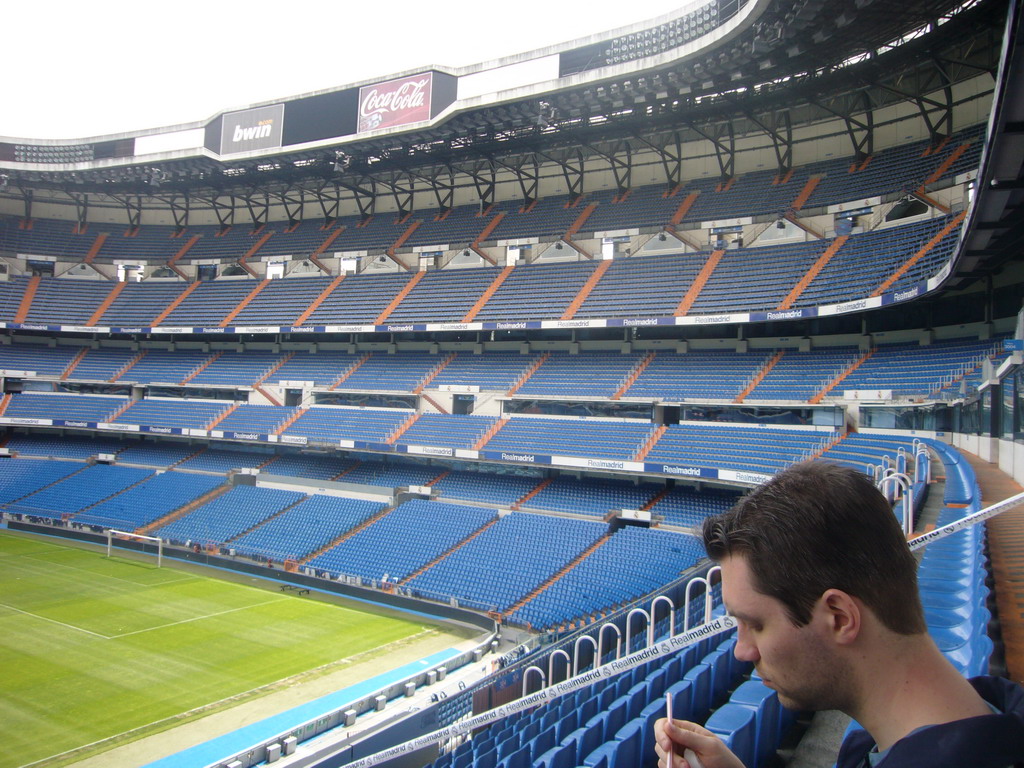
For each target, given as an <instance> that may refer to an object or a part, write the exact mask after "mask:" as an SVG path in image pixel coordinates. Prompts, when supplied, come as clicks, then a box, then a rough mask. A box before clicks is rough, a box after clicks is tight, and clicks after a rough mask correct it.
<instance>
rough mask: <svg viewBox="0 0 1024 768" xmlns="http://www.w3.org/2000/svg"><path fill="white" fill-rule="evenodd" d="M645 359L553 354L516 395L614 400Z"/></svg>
mask: <svg viewBox="0 0 1024 768" xmlns="http://www.w3.org/2000/svg"><path fill="white" fill-rule="evenodd" d="M644 357H645V355H644V354H643V353H640V352H633V353H630V354H625V355H623V354H614V353H609V352H581V353H580V354H576V355H573V354H569V353H567V352H552V353H551V354H550V356H549V357H548V358H547V359H546V360H545V361H544V363H543V364H542V365H541V366H540V367H539V368H538V369H537V370H536V371H535V372H534V373H533V375H532V376H530V378H529V379H527V380H526V381H525V382H524V383H523V385H522V386H521V387H520V388H519V390H518V391H517V394H519V395H523V396H526V395H554V396H559V397H591V396H593V397H611V396H612V395H614V394H615V393H616V392H617V391H618V390H619V389H620V388H621V387H623V386H624V385H625V384H626V381H627V379H628V377H629V374H630V373H632V372H633V371H634V370H635V369H636V368H637V366H639V365H640V362H641V361H642V360H643V359H644Z"/></svg>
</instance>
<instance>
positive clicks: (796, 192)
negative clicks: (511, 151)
mask: <svg viewBox="0 0 1024 768" xmlns="http://www.w3.org/2000/svg"><path fill="white" fill-rule="evenodd" d="M984 130H985V126H984V125H983V124H979V125H976V126H971V127H969V128H966V129H964V130H961V131H959V132H957V133H956V134H954V135H953V137H952V138H951V139H950V141H948V142H947V143H945V145H944V146H942V147H941V148H940V149H939V150H938V151H937V152H926V149H928V148H929V146H928V142H927V141H915V142H911V143H908V144H904V145H901V146H897V147H891V148H888V149H885V150H882V151H880V152H877V153H875V155H873V156H872V157H871V158H870V160H869V161H868V162H867V163H865V164H862V167H861V168H859V169H857V170H855V171H853V172H851V169H852V168H853V163H852V158H850V157H845V158H836V159H829V160H824V161H820V162H816V163H811V164H808V165H804V166H801V167H798V168H795V169H794V170H793V173H792V175H791V176H790V177H789V178H788V179H786V180H785V182H784V183H777V182H778V181H779V180H778V178H777V172H776V171H775V170H760V171H753V172H750V173H747V174H743V175H741V176H739V177H737V178H735V179H733V180H732V181H731V183H726V184H723V183H722V182H721V181H720V180H719V179H717V178H702V179H691V180H686V181H684V182H683V184H682V185H681V186H680V188H679V189H678V190H675V194H672V195H665V194H664V188H663V187H661V186H657V185H652V186H648V187H639V188H636V189H633V190H630V193H629V194H628V195H627V196H626V197H625V199H624V200H622V199H619V200H618V202H614V200H616V199H617V198H618V196H617V195H615V193H613V192H610V191H597V192H593V193H588V194H587V195H585V196H584V197H583V199H581V200H578V201H575V204H574V205H572V206H571V207H568V206H569V204H570V202H571V201H570V200H569V198H567V197H564V196H561V197H552V198H545V199H544V200H540V201H538V202H537V204H536V205H535V206H533V207H532V209H530V210H528V211H523V209H522V208H523V206H522V202H521V201H518V200H505V201H501V202H499V203H497V204H496V205H494V206H492V208H491V209H490V210H489V211H487V212H486V213H483V214H481V212H480V210H479V206H477V205H467V206H460V207H458V208H455V209H453V210H451V211H450V212H449V213H448V214H447V215H446V216H444V217H443V219H441V220H436V219H438V215H437V212H436V211H415V212H413V214H412V215H411V216H410V217H409V218H408V220H404V221H402V222H398V221H397V220H396V219H395V217H393V216H377V217H371V219H370V220H368V221H360V219H359V217H358V216H345V217H341V218H340V219H338V220H337V221H336V222H335V223H334V224H333V225H332V227H331V230H330V231H327V230H323V229H321V228H320V225H319V224H318V223H316V222H304V223H301V224H299V225H298V226H296V227H295V228H294V229H292V228H291V227H290V226H289V224H288V223H287V222H271V223H269V224H267V225H264V226H261V227H258V228H256V229H253V228H252V227H249V226H234V227H228V228H226V229H223V230H222V228H221V227H219V226H216V225H213V226H191V227H188V228H187V229H185V230H184V231H180V232H179V231H178V230H177V228H176V227H173V226H157V225H152V224H146V225H143V226H142V227H140V228H138V230H137V231H135V232H129V231H128V227H127V226H126V225H123V224H122V225H118V224H98V223H95V224H89V225H88V226H87V227H86V228H85V230H84V232H82V233H80V234H79V233H76V229H77V228H76V226H75V225H74V224H73V223H72V222H66V221H48V220H45V219H37V220H33V222H32V224H33V226H32V227H31V228H30V229H23V228H21V227H20V226H19V224H20V221H21V220H20V219H17V218H14V217H2V218H0V250H2V251H6V252H9V253H21V254H39V255H46V256H56V257H59V258H62V259H65V260H69V261H83V260H85V258H86V256H87V255H88V253H89V251H90V249H91V248H93V247H94V246H95V245H96V243H97V240H98V238H99V237H100V236H103V237H104V238H105V239H104V240H103V241H102V242H101V243H100V247H99V250H98V252H97V253H96V256H95V261H96V263H108V264H109V263H111V262H113V261H114V260H121V261H124V260H125V259H135V260H138V261H140V262H145V261H155V262H159V261H169V260H170V259H171V258H172V257H173V256H174V255H175V254H177V253H178V252H179V251H181V250H182V249H183V248H186V252H185V254H184V256H183V257H182V261H183V262H186V263H187V262H188V261H190V260H192V259H210V258H222V259H232V260H233V259H239V258H241V257H242V256H243V255H244V254H246V253H247V252H249V251H250V249H252V248H254V247H255V246H259V249H258V251H256V252H255V258H262V257H264V256H283V257H288V256H290V257H295V258H306V257H307V256H308V255H310V254H311V253H313V252H314V251H316V250H317V248H318V247H320V246H321V245H323V243H324V242H325V240H326V239H327V237H328V236H330V235H331V234H332V233H333V232H335V231H337V232H339V233H340V235H338V236H336V239H334V240H333V242H332V243H331V250H332V251H359V250H367V249H376V250H378V252H380V251H384V250H385V249H387V248H388V247H390V246H393V245H394V244H395V242H396V241H397V240H398V239H399V238H400V237H401V236H402V235H403V233H406V232H407V231H408V230H410V229H411V230H412V231H411V234H410V236H409V238H408V240H407V241H406V245H407V246H409V247H415V246H429V245H437V246H448V247H450V248H461V247H465V246H468V245H469V244H470V243H472V242H474V241H475V240H476V239H477V238H478V237H479V236H480V235H481V234H482V232H483V230H484V228H485V227H486V226H487V225H488V224H490V223H491V221H492V220H494V219H495V218H496V217H497V216H498V215H499V214H500V215H501V216H502V218H501V219H500V220H499V223H498V225H497V226H496V228H495V229H494V230H493V231H492V232H491V234H490V235H489V236H488V240H487V242H489V241H492V240H497V239H511V238H526V237H542V238H545V237H546V238H551V237H561V236H563V235H565V234H566V233H567V232H568V231H569V229H570V228H571V227H572V226H573V224H574V222H576V221H577V219H578V218H579V217H580V216H581V214H585V212H586V210H587V208H588V206H591V205H596V207H595V208H594V209H593V211H592V212H591V213H590V214H589V216H586V217H585V220H584V221H583V222H582V231H583V232H587V233H590V232H595V231H608V230H622V229H627V228H632V227H656V228H661V227H664V226H666V225H668V224H669V223H670V222H671V221H672V218H673V215H674V214H675V213H676V211H677V210H678V209H679V207H680V205H681V204H682V203H683V201H684V200H687V199H688V197H689V196H690V195H691V194H692V195H694V196H695V199H694V201H693V203H692V205H690V207H689V210H688V211H687V212H686V215H685V216H684V217H683V219H682V224H683V225H684V226H685V225H688V224H697V223H700V222H704V221H709V220H715V219H727V218H734V217H737V216H759V215H760V216H776V215H780V214H781V213H783V212H785V211H787V210H789V209H790V208H791V207H792V206H793V205H794V203H795V201H796V199H797V198H798V197H799V196H800V194H801V191H802V190H803V189H804V186H805V184H806V183H807V181H808V180H810V179H815V180H816V186H815V187H814V189H813V191H812V192H811V194H810V196H809V198H808V199H807V200H806V202H804V204H803V206H802V210H810V209H819V208H823V207H825V206H827V205H831V204H834V203H842V202H850V201H855V200H862V199H865V198H869V197H874V196H879V195H888V194H899V193H904V192H906V191H907V190H909V189H915V188H917V187H920V186H921V185H922V184H923V183H924V181H925V180H926V179H928V178H929V177H930V176H931V175H933V174H934V173H935V172H936V171H937V170H939V169H941V168H942V166H943V165H944V164H945V163H946V161H947V159H948V158H950V157H951V156H953V155H954V153H956V152H958V151H959V148H960V146H961V145H962V144H968V146H967V150H966V151H965V152H963V153H962V154H961V155H960V156H959V157H958V158H956V160H955V161H954V162H953V163H951V164H950V165H948V167H946V168H945V170H944V171H943V172H942V174H941V177H940V178H939V179H938V180H937V181H935V182H933V185H938V186H942V185H945V184H948V183H949V182H950V180H952V179H953V178H955V177H956V176H957V175H958V174H961V173H963V172H965V171H967V170H969V169H971V168H976V167H977V165H978V162H979V160H980V155H981V147H982V146H983V143H984V142H983V140H982V139H983V133H984ZM129 234H130V235H131V236H127V235H129ZM193 238H194V239H195V241H194V243H191V241H192V239H193ZM190 243H191V244H190ZM108 269H109V268H108ZM179 290H180V289H179ZM277 290H280V289H278V288H275V290H274V292H275V293H276V292H277ZM118 303H121V302H120V301H119V302H118ZM123 306H127V305H123ZM83 311H84V310H83ZM251 316H252V317H259V314H258V313H253V314H252V315H251ZM111 317H112V318H113V317H116V315H112V316H111ZM104 322H105V323H109V322H113V320H112V319H108V318H105V319H104ZM117 322H123V321H117ZM140 322H141V321H139V320H133V321H130V322H126V323H125V324H128V325H137V324H140ZM259 324H262V322H261V323H259Z"/></svg>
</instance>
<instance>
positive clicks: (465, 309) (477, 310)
mask: <svg viewBox="0 0 1024 768" xmlns="http://www.w3.org/2000/svg"><path fill="white" fill-rule="evenodd" d="M947 226H948V227H951V229H950V231H949V232H948V233H946V234H945V235H944V236H943V237H942V238H941V240H940V241H938V242H937V244H932V245H933V247H931V248H930V249H928V248H927V247H926V246H927V245H929V244H931V241H932V239H933V237H935V236H936V235H938V234H941V233H943V232H945V229H946V228H947ZM959 226H960V225H957V226H956V227H953V226H952V217H951V216H937V217H935V218H931V219H926V220H923V221H916V222H910V223H902V224H895V225H884V226H882V227H880V228H879V229H876V230H874V231H871V232H866V233H860V234H854V235H851V236H850V237H849V238H848V239H847V240H846V241H845V242H842V243H841V247H838V246H837V247H838V250H834V255H833V256H832V258H831V260H829V261H828V263H827V264H825V265H824V268H823V269H821V272H820V273H819V274H818V276H817V277H816V278H815V279H813V280H812V281H811V282H810V284H809V285H808V286H807V287H806V289H805V290H803V291H802V293H800V294H799V295H798V296H796V298H795V306H798V307H800V306H814V305H820V304H829V303H836V302H840V301H846V300H849V299H855V298H866V297H868V296H869V295H871V294H872V293H873V292H874V291H876V290H878V289H880V288H882V287H886V288H887V289H889V288H893V289H899V288H901V287H904V286H907V285H909V284H912V283H914V282H916V281H919V280H923V279H925V278H927V277H930V276H931V275H933V274H934V273H936V272H938V271H939V269H940V268H941V266H942V264H943V263H945V262H946V261H947V260H948V258H949V256H950V255H951V253H952V249H953V248H954V246H955V245H956V242H957V233H958V232H959ZM807 237H809V236H807ZM834 242H835V241H833V240H831V239H825V240H817V239H813V238H811V239H808V240H806V241H804V240H800V241H796V242H793V241H789V242H784V243H775V244H764V241H763V240H761V241H758V242H756V243H755V244H754V245H752V246H750V247H745V248H729V249H727V250H725V251H723V252H720V253H719V252H716V254H715V258H716V259H718V262H717V266H715V268H714V269H713V270H712V271H711V272H710V274H709V275H708V278H707V281H706V283H705V284H704V285H703V287H702V288H701V289H700V290H699V292H697V293H696V294H695V295H694V296H693V297H692V300H691V299H687V302H684V301H683V299H684V297H686V296H687V293H688V289H689V288H690V285H691V284H692V283H693V282H694V281H695V279H696V277H697V274H698V273H699V272H700V271H701V270H702V269H703V268H704V266H705V264H706V263H707V262H708V261H709V259H711V252H710V251H704V252H699V253H674V254H660V255H647V256H633V257H621V256H620V257H618V258H616V259H614V260H613V261H612V262H610V263H609V262H597V261H593V260H584V259H583V257H580V259H581V260H579V261H575V262H559V263H543V262H538V263H533V264H524V265H519V266H516V267H515V268H514V269H512V270H511V271H510V272H509V273H508V275H507V277H505V279H504V281H503V282H501V284H500V286H499V287H498V288H497V290H495V291H494V293H493V295H491V296H490V298H489V299H488V300H487V301H486V302H485V303H483V304H482V305H481V304H479V301H480V299H481V298H482V297H483V296H484V295H485V292H486V291H488V290H489V286H491V284H492V283H493V282H494V281H495V279H496V277H497V276H498V274H499V270H497V269H492V268H485V269H449V270H439V271H430V272H420V273H416V274H415V275H414V274H411V273H408V272H402V273H395V272H379V271H376V270H370V271H367V272H363V273H361V274H354V275H348V276H346V277H345V278H344V279H343V280H342V281H341V282H340V283H338V284H337V285H336V286H334V288H333V289H332V290H330V291H327V289H328V288H329V287H330V286H331V285H332V280H331V278H329V277H303V278H290V279H285V280H271V281H267V282H265V283H263V282H257V281H256V280H253V279H249V278H243V279H234V278H231V279H223V280H220V279H219V280H215V281H209V282H206V281H203V282H200V283H194V284H191V285H190V286H189V290H190V292H189V294H188V295H187V296H185V297H184V299H183V300H182V301H181V302H180V303H178V304H177V305H176V306H173V310H171V311H169V313H168V311H167V310H170V308H171V307H172V305H173V302H174V301H177V297H178V296H179V294H181V293H182V292H183V291H184V290H185V288H184V286H181V285H179V286H178V287H177V289H176V291H177V292H176V293H175V291H174V290H171V289H169V288H168V285H167V284H166V283H163V282H159V281H150V282H146V283H141V284H140V283H132V284H125V287H124V289H123V290H122V292H121V294H119V295H118V296H117V297H116V299H115V300H114V301H113V303H112V304H111V305H110V307H109V308H107V309H106V311H105V312H104V313H103V314H102V316H101V317H100V319H99V321H98V323H110V324H115V323H124V324H140V325H151V324H152V323H154V322H155V321H156V320H157V319H160V325H161V326H162V327H179V326H181V327H186V328H191V327H201V328H202V327H211V328H217V327H219V326H224V325H228V324H230V325H232V326H234V325H239V326H247V325H252V324H258V325H259V326H271V327H277V326H286V327H287V326H291V325H292V324H294V323H295V322H297V321H298V320H299V318H300V317H301V316H304V315H305V314H306V309H307V308H309V307H311V306H312V304H313V302H314V300H315V299H318V298H319V297H320V296H321V294H325V298H324V300H323V301H322V303H320V304H319V306H317V307H316V309H315V310H314V311H313V312H312V313H310V314H309V316H308V317H307V318H305V319H304V325H306V326H316V325H325V324H326V325H333V324H356V325H369V324H375V323H379V324H382V323H389V324H390V323H408V322H412V321H417V322H431V321H434V322H451V321H461V320H463V319H464V318H465V317H466V316H467V314H468V313H470V310H473V319H474V320H477V321H528V320H551V319H560V318H563V316H564V317H565V318H566V319H568V318H570V317H579V318H587V317H635V318H641V317H670V316H673V315H676V314H691V315H693V314H696V315H700V314H719V313H727V312H743V311H755V310H774V309H777V308H778V307H779V305H780V304H782V303H783V301H784V300H786V299H787V297H788V296H789V294H790V293H791V291H792V290H793V289H794V287H795V286H797V285H798V283H799V282H800V280H801V279H802V278H803V277H804V275H805V274H807V272H808V270H810V269H811V267H812V266H813V265H814V264H815V262H816V261H817V260H818V258H819V256H821V255H822V254H823V253H824V252H825V251H826V249H829V248H830V246H832V244H833V243H834ZM919 252H920V253H919ZM915 255H917V258H916V260H915V263H914V264H913V265H912V266H911V267H910V268H909V269H907V270H906V271H905V272H904V273H902V274H901V275H900V277H899V279H898V280H896V281H895V282H892V285H891V286H890V285H889V283H890V282H891V278H893V277H894V276H895V275H896V273H897V270H900V269H902V268H903V267H904V265H905V264H906V263H907V262H908V260H909V259H910V258H911V257H912V256H915ZM598 264H600V265H601V268H604V267H607V272H606V273H605V274H604V275H601V276H599V275H597V274H595V270H597V269H598V268H599V267H598ZM591 276H594V278H595V280H596V282H594V283H593V284H591V285H588V278H590V277H591ZM598 277H599V278H600V279H597V278H598ZM411 280H417V281H418V283H417V284H416V285H415V286H413V287H412V288H411V290H410V291H409V293H408V294H407V295H405V296H404V297H403V298H401V300H400V301H398V302H397V303H395V301H396V300H397V299H398V298H399V294H400V292H401V291H402V290H403V289H404V288H405V287H406V286H407V285H409V283H410V281H411ZM27 284H28V281H27V280H26V279H25V278H22V277H16V278H14V279H13V280H12V281H11V282H10V283H8V284H7V287H6V288H5V289H3V290H7V291H8V292H9V293H10V296H9V297H8V298H9V301H8V302H7V307H8V310H7V313H6V314H0V320H13V319H14V317H15V316H16V314H17V313H18V310H19V307H20V304H21V302H20V299H19V296H20V295H22V294H24V292H25V290H26V286H27ZM585 285H588V290H589V293H587V294H585V299H584V298H583V296H581V297H580V299H581V301H582V304H581V305H580V306H579V307H578V308H576V307H573V308H572V309H571V310H570V307H572V306H573V305H574V300H575V299H576V298H577V296H579V295H580V292H581V290H582V289H583V288H584V286H585ZM150 288H152V291H153V295H149V294H148V293H147V292H148V291H149V290H150ZM110 291H111V288H110V284H109V283H106V282H104V283H96V282H92V281H83V280H78V279H74V280H73V279H70V278H51V277H47V278H42V279H40V280H39V288H38V290H37V291H36V295H35V298H34V299H33V301H32V303H31V305H30V307H29V310H30V311H29V315H28V318H27V319H29V320H33V319H35V320H36V321H39V322H44V321H45V322H48V323H67V324H73V325H76V326H81V325H84V324H85V323H87V321H88V320H89V319H91V317H92V316H93V315H94V313H95V312H98V311H99V309H100V306H101V303H102V301H103V300H104V299H105V298H106V297H107V295H108V294H109V293H110ZM19 292H20V293H19ZM0 294H2V290H0ZM251 296H254V298H251V300H249V299H250V297H251ZM0 298H2V295H0ZM247 300H249V303H248V304H245V301H247ZM687 303H689V307H688V308H687V306H686V304H687ZM3 306H4V304H3V302H2V301H0V310H2V309H3ZM142 306H145V307H147V309H146V310H145V312H142V311H141V310H140V309H139V307H142ZM236 310H237V312H236Z"/></svg>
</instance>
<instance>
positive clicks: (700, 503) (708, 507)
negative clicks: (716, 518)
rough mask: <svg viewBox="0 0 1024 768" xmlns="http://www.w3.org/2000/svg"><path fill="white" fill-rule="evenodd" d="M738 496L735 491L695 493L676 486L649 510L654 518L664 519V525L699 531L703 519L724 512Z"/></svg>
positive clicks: (692, 490) (706, 489)
mask: <svg viewBox="0 0 1024 768" xmlns="http://www.w3.org/2000/svg"><path fill="white" fill-rule="evenodd" d="M740 495H741V494H740V493H738V492H737V491H728V490H719V489H715V488H702V489H701V490H700V491H697V490H696V489H693V488H687V487H685V486H682V485H677V486H675V487H674V488H672V489H671V490H669V492H668V493H666V494H664V495H663V496H661V497H660V498H658V499H657V500H656V501H655V502H654V504H653V505H652V506H651V508H650V509H651V513H652V514H653V515H654V516H655V517H658V516H661V517H664V519H665V524H666V525H677V526H681V527H683V528H698V529H699V528H700V526H701V525H702V524H703V522H704V518H706V517H709V516H711V515H717V514H720V513H722V512H725V511H726V510H728V509H729V508H730V507H731V506H732V505H733V504H735V503H736V502H737V501H738V500H739V498H740Z"/></svg>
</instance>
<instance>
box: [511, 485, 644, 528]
mask: <svg viewBox="0 0 1024 768" xmlns="http://www.w3.org/2000/svg"><path fill="white" fill-rule="evenodd" d="M660 490H661V486H659V485H656V484H654V483H641V484H639V485H635V484H634V483H631V482H629V481H627V480H597V479H587V480H574V479H572V478H569V477H557V478H555V479H554V480H553V481H552V482H550V483H549V484H547V485H545V486H544V487H543V488H542V489H541V490H540V491H539V492H538V493H537V494H536V495H535V496H533V497H532V498H530V499H529V500H527V501H525V502H523V504H522V509H550V510H556V511H559V512H570V513H573V514H577V515H587V516H588V517H596V518H599V519H604V518H606V517H608V516H609V515H610V514H611V513H612V511H613V510H618V509H644V508H645V507H646V505H647V504H648V503H649V502H650V501H652V500H653V499H654V498H655V496H657V494H658V492H659V491H660Z"/></svg>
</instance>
